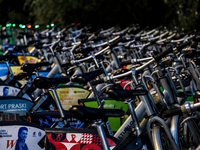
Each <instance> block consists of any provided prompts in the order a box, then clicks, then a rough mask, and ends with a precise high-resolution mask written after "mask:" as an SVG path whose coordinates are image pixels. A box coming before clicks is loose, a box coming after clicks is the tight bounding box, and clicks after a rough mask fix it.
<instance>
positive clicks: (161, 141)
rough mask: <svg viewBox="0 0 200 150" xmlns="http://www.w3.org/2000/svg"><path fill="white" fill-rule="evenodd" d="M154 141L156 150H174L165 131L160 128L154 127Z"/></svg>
mask: <svg viewBox="0 0 200 150" xmlns="http://www.w3.org/2000/svg"><path fill="white" fill-rule="evenodd" d="M152 141H153V144H154V149H155V150H173V149H174V148H173V147H172V144H171V143H170V140H169V138H168V136H167V134H166V133H165V130H164V129H163V128H162V127H160V126H154V127H153V130H152Z"/></svg>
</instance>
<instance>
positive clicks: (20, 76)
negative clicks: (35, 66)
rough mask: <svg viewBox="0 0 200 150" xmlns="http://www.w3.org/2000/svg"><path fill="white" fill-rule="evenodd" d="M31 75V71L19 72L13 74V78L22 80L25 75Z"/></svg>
mask: <svg viewBox="0 0 200 150" xmlns="http://www.w3.org/2000/svg"><path fill="white" fill-rule="evenodd" d="M31 75H33V73H31V72H21V73H19V74H17V75H15V76H14V79H15V80H22V79H24V78H26V77H30V76H31Z"/></svg>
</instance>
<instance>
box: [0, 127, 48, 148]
mask: <svg viewBox="0 0 200 150" xmlns="http://www.w3.org/2000/svg"><path fill="white" fill-rule="evenodd" d="M44 135H45V132H44V131H43V130H41V129H39V128H36V127H31V126H22V125H9V126H8V125H7V126H0V145H1V150H44V149H45V148H41V147H40V146H39V145H38V142H39V141H40V140H41V139H42V138H43V136H44Z"/></svg>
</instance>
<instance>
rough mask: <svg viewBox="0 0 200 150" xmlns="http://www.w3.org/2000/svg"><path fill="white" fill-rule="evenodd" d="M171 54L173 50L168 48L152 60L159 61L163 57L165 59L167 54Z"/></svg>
mask: <svg viewBox="0 0 200 150" xmlns="http://www.w3.org/2000/svg"><path fill="white" fill-rule="evenodd" d="M171 52H173V49H172V48H171V47H170V48H168V49H167V50H165V51H164V52H162V53H160V54H158V55H156V56H155V57H154V59H155V61H160V60H161V59H162V58H163V57H165V56H166V55H167V54H169V53H171Z"/></svg>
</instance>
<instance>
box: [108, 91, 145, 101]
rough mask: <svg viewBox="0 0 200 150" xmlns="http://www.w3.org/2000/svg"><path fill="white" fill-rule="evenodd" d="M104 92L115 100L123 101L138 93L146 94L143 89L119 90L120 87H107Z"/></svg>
mask: <svg viewBox="0 0 200 150" xmlns="http://www.w3.org/2000/svg"><path fill="white" fill-rule="evenodd" d="M105 93H106V94H108V95H109V97H111V98H113V99H114V100H116V101H125V99H126V98H131V97H134V96H139V95H147V94H148V91H147V90H143V89H141V90H140V89H139V90H121V89H114V88H109V89H108V90H107V91H106V92H105Z"/></svg>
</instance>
